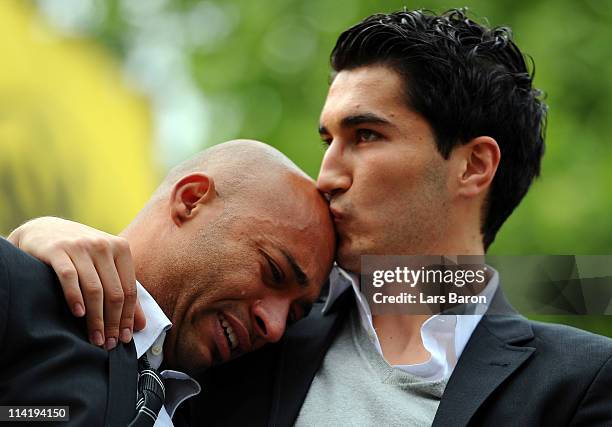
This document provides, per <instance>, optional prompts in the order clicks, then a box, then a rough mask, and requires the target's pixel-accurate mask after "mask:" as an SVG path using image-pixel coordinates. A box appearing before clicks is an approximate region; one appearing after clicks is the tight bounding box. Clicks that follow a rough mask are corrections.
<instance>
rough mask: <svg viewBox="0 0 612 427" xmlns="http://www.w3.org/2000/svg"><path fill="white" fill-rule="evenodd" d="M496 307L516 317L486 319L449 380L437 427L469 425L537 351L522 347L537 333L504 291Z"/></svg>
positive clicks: (435, 426)
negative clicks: (511, 303)
mask: <svg viewBox="0 0 612 427" xmlns="http://www.w3.org/2000/svg"><path fill="white" fill-rule="evenodd" d="M493 305H495V310H496V312H497V310H501V311H499V312H503V313H509V312H510V313H514V314H503V315H502V314H499V315H485V316H483V318H482V320H481V321H480V323H479V325H478V327H477V328H476V329H475V331H474V333H473V334H472V337H471V338H470V341H469V342H468V344H467V346H466V348H465V350H464V351H463V353H462V355H461V357H460V358H459V361H458V363H457V366H456V367H455V370H454V371H453V374H452V375H451V377H450V379H449V381H448V384H447V386H446V390H445V391H444V395H443V396H442V400H441V401H440V406H439V407H438V411H437V413H436V417H435V418H434V422H433V424H432V426H433V427H437V426H448V425H453V426H465V425H467V424H468V422H469V421H470V419H471V418H472V416H473V415H474V413H475V412H476V411H477V410H478V408H479V407H480V405H482V403H483V402H484V401H485V400H486V399H487V398H488V397H489V396H490V395H491V393H493V392H494V391H495V389H496V388H497V387H499V385H500V384H502V383H503V382H504V381H505V380H506V379H507V378H508V377H509V376H510V375H512V373H513V372H514V371H516V370H517V369H518V368H519V367H520V366H521V365H522V364H523V363H524V362H525V361H526V360H527V359H529V358H530V357H531V355H532V354H533V352H534V351H535V348H533V347H527V346H521V345H518V344H520V343H521V342H523V343H524V342H525V341H528V340H531V339H532V338H533V336H534V335H533V331H532V329H531V326H530V325H529V323H528V322H527V320H526V319H524V318H523V317H522V316H520V315H519V314H517V313H516V312H515V311H514V310H513V309H512V308H511V306H510V304H509V303H508V302H507V301H506V298H505V296H504V294H503V292H502V291H501V289H498V291H497V293H496V294H495V296H494V298H493ZM490 311H491V310H490Z"/></svg>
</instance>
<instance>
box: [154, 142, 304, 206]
mask: <svg viewBox="0 0 612 427" xmlns="http://www.w3.org/2000/svg"><path fill="white" fill-rule="evenodd" d="M198 172H202V173H207V174H209V175H211V176H213V177H214V181H215V190H216V191H217V194H219V195H222V197H224V198H227V199H231V198H232V197H233V195H235V194H239V195H241V196H245V197H250V196H253V195H254V193H256V192H257V191H261V190H262V189H267V190H268V191H269V190H270V189H271V188H273V187H276V186H278V184H279V183H282V179H283V178H284V177H286V176H288V175H295V176H297V177H302V178H303V179H305V180H308V181H311V178H310V177H309V176H308V175H307V174H306V173H305V172H304V171H302V170H301V169H300V168H299V167H298V166H297V165H296V164H295V163H293V162H292V161H291V160H290V159H289V158H288V157H287V156H285V155H284V154H283V153H281V152H280V151H278V150H277V149H276V148H274V147H272V146H270V145H268V144H265V143H263V142H259V141H254V140H248V139H240V140H234V141H228V142H224V143H222V144H218V145H215V146H213V147H211V148H209V149H207V150H204V151H201V152H199V153H197V154H195V155H194V156H192V157H190V158H189V159H187V160H185V161H184V162H182V163H180V164H179V165H177V166H175V167H174V168H172V169H171V170H170V172H169V173H168V175H167V176H166V178H165V179H164V181H163V182H162V184H161V185H160V186H159V188H158V189H157V190H156V192H155V194H154V199H159V198H160V197H161V198H163V197H165V196H166V195H167V194H168V193H169V192H170V191H171V189H172V187H173V186H174V185H175V184H176V183H177V182H178V181H179V180H180V179H181V178H183V177H184V176H186V175H189V174H193V173H198Z"/></svg>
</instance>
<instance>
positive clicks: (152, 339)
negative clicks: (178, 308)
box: [134, 282, 172, 368]
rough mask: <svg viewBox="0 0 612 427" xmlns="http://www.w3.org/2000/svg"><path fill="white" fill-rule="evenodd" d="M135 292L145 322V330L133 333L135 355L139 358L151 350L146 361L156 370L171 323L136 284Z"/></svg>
mask: <svg viewBox="0 0 612 427" xmlns="http://www.w3.org/2000/svg"><path fill="white" fill-rule="evenodd" d="M136 291H137V294H138V301H139V302H140V306H141V307H142V311H144V315H145V319H146V320H147V324H146V326H145V328H144V329H143V330H141V331H137V332H135V333H134V345H135V346H136V355H137V356H138V358H140V357H141V356H142V355H143V354H144V353H146V352H147V351H149V350H151V351H149V353H148V354H147V359H148V360H149V363H151V366H153V367H154V368H158V367H159V365H161V362H162V360H163V344H164V339H165V338H166V331H168V329H170V328H171V327H172V322H170V320H169V319H168V317H166V315H165V314H164V312H163V310H162V309H161V307H160V306H159V305H158V304H157V302H156V301H155V299H153V297H152V296H151V294H149V292H147V290H146V289H145V288H144V286H142V285H141V284H140V283H138V282H136Z"/></svg>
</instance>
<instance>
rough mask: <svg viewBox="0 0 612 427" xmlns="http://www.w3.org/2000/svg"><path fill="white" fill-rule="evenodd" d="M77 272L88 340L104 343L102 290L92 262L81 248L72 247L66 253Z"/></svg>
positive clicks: (100, 344)
mask: <svg viewBox="0 0 612 427" xmlns="http://www.w3.org/2000/svg"><path fill="white" fill-rule="evenodd" d="M68 255H69V256H70V259H71V261H72V263H73V265H74V267H75V269H76V271H77V273H78V278H79V283H80V288H81V292H82V295H83V300H84V302H85V307H87V330H88V331H89V340H90V341H91V343H92V344H94V345H97V346H102V345H104V317H103V303H104V292H103V290H102V283H101V282H100V277H99V276H98V271H97V270H96V268H95V265H94V262H93V260H92V259H91V257H90V256H89V254H88V253H87V252H86V251H85V250H83V249H82V248H79V247H77V248H72V250H71V251H70V252H69V253H68Z"/></svg>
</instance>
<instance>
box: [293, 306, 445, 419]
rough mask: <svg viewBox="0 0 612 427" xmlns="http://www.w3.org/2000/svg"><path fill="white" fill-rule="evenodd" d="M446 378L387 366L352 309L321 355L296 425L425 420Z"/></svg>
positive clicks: (431, 416)
mask: <svg viewBox="0 0 612 427" xmlns="http://www.w3.org/2000/svg"><path fill="white" fill-rule="evenodd" d="M446 382H447V380H446V379H445V380H442V381H434V382H432V381H425V380H423V379H421V378H419V377H416V376H414V375H411V374H409V373H407V372H404V371H402V370H400V369H394V368H392V367H391V366H390V365H389V364H388V363H387V361H386V360H385V359H384V358H383V356H382V355H381V354H379V353H378V352H377V351H376V348H375V347H374V344H373V343H372V342H371V341H370V339H369V338H368V336H367V335H366V332H365V331H364V330H363V328H362V327H361V325H360V323H359V318H358V315H357V312H356V310H353V311H352V312H351V313H350V316H349V319H348V321H347V322H345V324H344V326H343V327H342V329H341V331H340V333H339V335H338V336H337V337H336V339H335V341H334V342H333V343H332V345H331V347H330V349H329V351H328V352H327V354H326V355H325V359H324V361H323V364H322V365H321V368H320V369H319V371H318V372H317V374H316V375H315V378H314V380H313V382H312V385H311V386H310V390H309V391H308V395H307V396H306V400H305V401H304V404H303V405H302V409H301V410H300V414H299V416H298V419H297V421H296V423H295V425H296V426H297V427H319V426H376V427H380V426H429V425H431V423H432V422H433V419H434V416H435V414H436V411H437V409H438V405H439V404H440V398H441V397H442V393H443V392H444V387H446Z"/></svg>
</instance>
